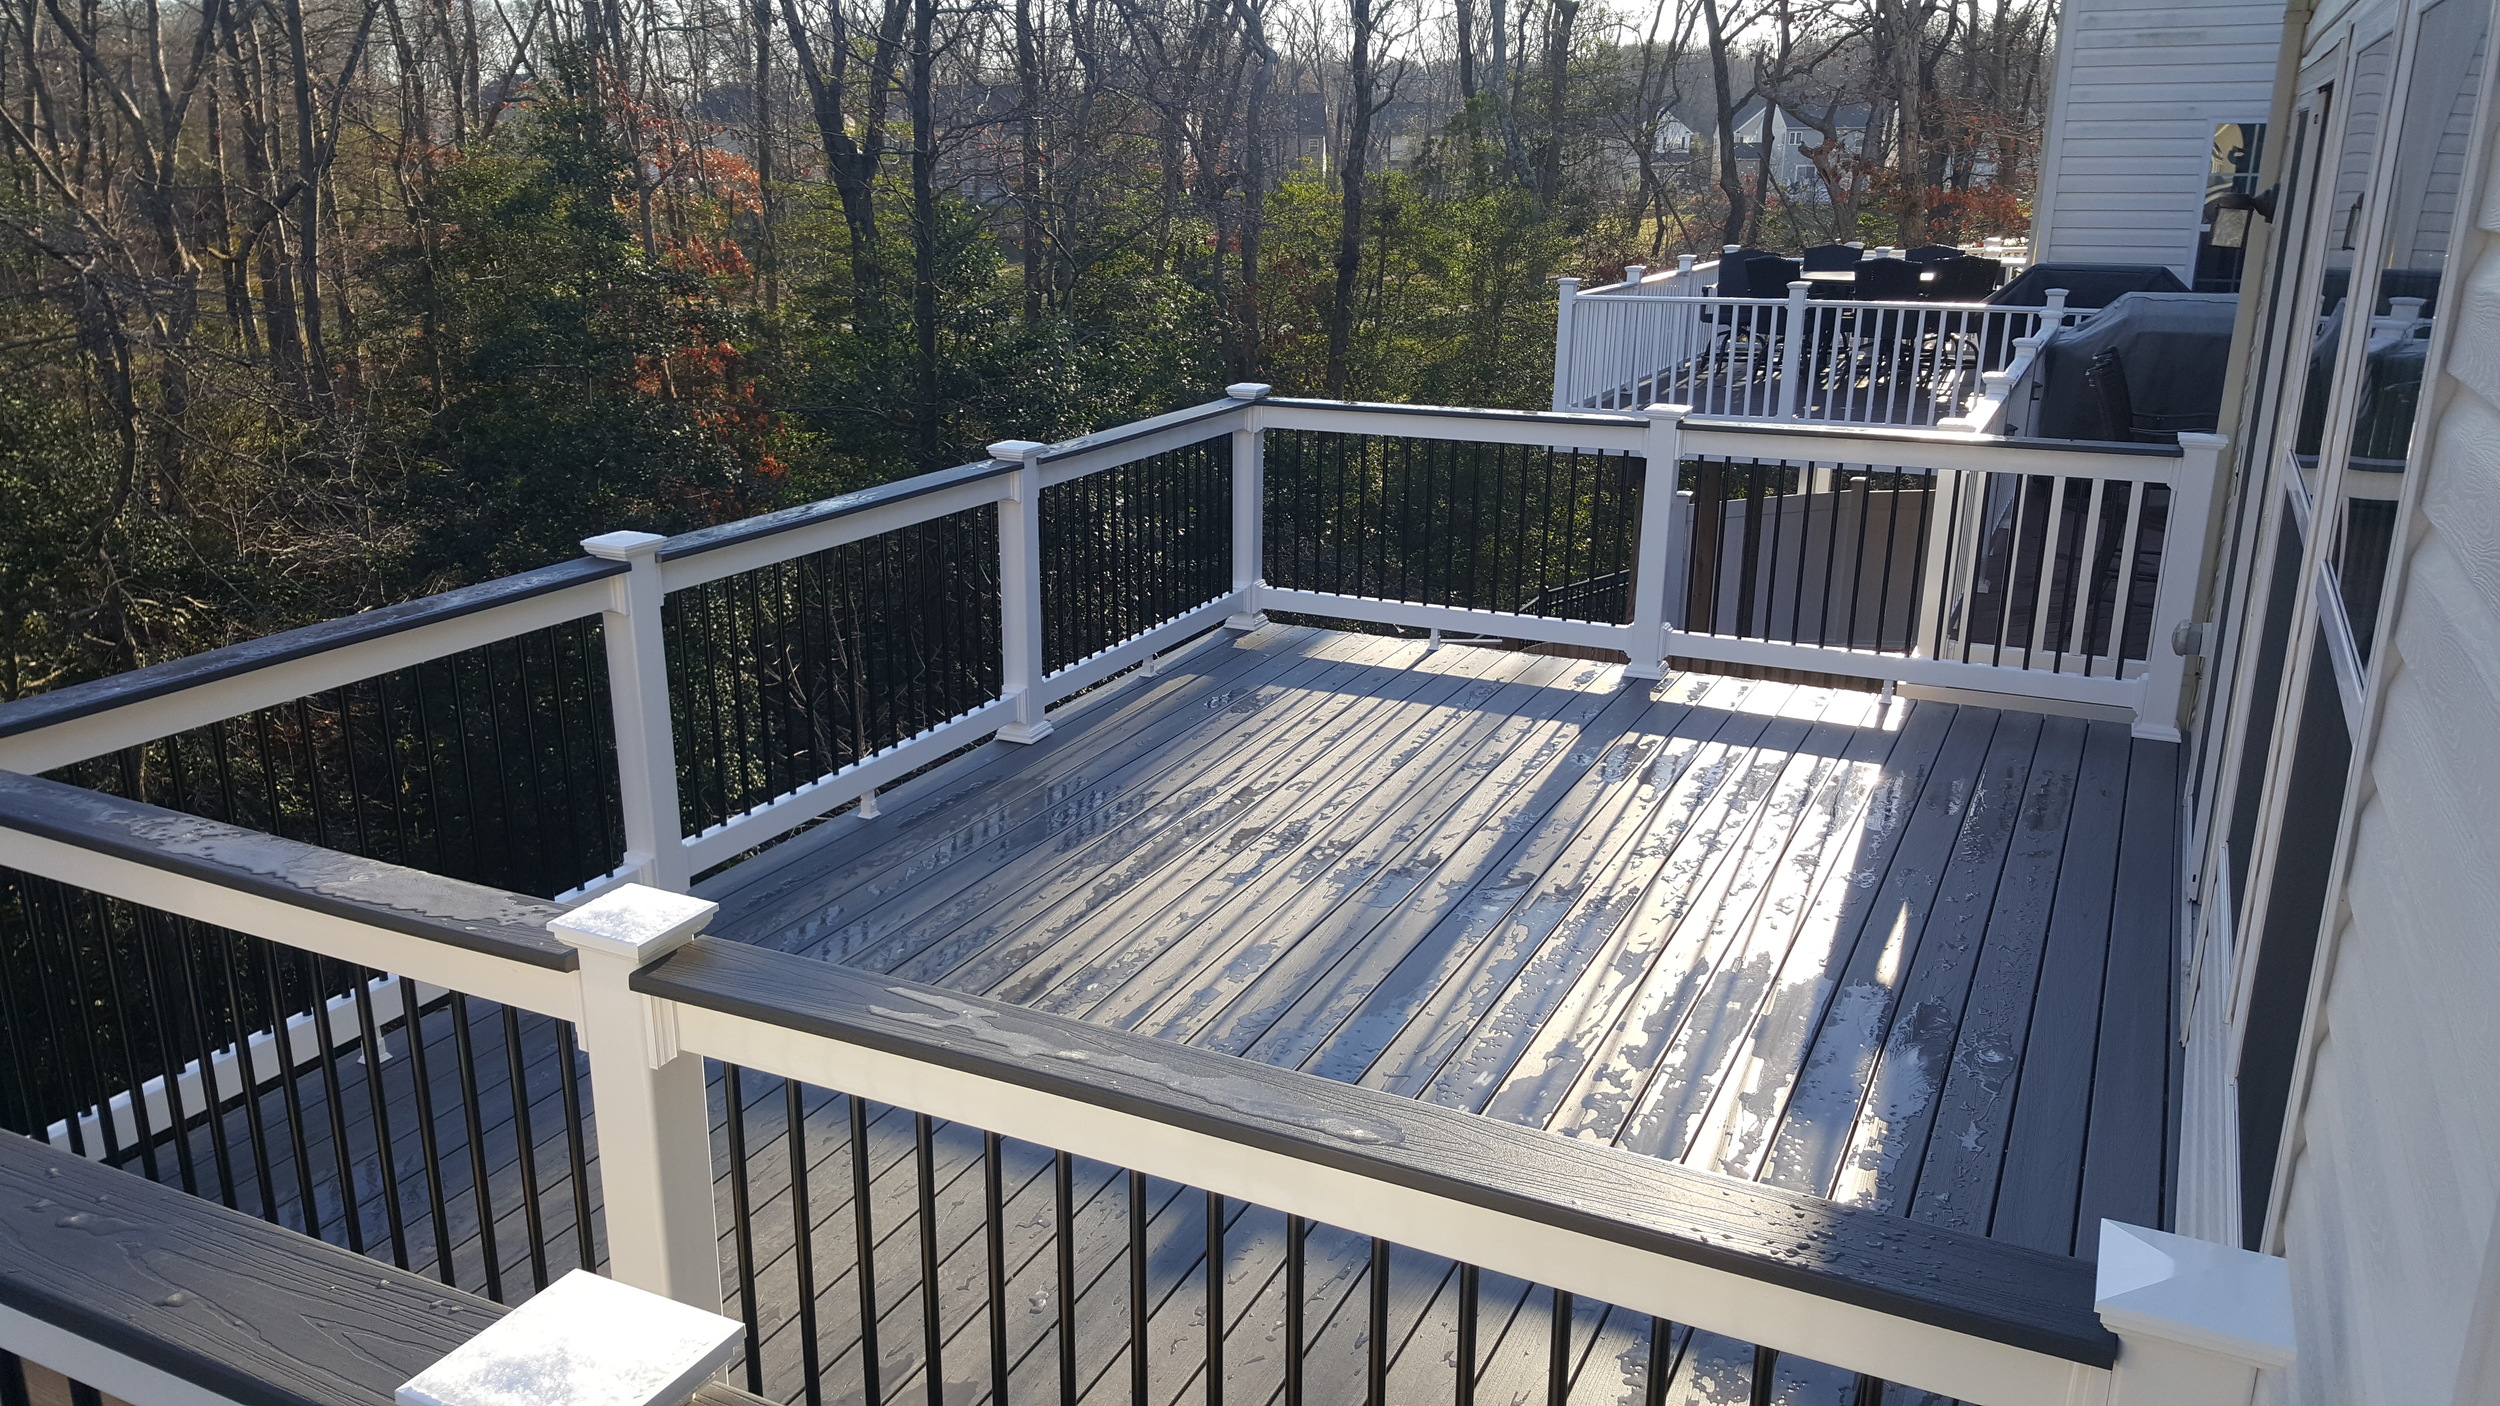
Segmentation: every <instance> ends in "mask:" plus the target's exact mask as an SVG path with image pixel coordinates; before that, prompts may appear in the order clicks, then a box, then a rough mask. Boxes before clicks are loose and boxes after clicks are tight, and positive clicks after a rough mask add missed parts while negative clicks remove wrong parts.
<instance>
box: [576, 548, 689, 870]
mask: <svg viewBox="0 0 2500 1406" xmlns="http://www.w3.org/2000/svg"><path fill="white" fill-rule="evenodd" d="M666 540H668V539H667V538H664V537H662V536H660V535H659V534H658V533H656V532H611V533H608V534H606V535H605V536H601V537H592V538H588V539H586V540H584V541H583V543H582V550H583V551H586V552H588V553H590V554H591V555H592V556H594V557H598V558H600V559H601V560H603V561H621V562H624V563H625V564H626V565H627V567H628V570H627V571H626V573H625V574H624V575H622V576H618V577H615V578H613V579H612V580H611V581H610V583H609V585H610V591H609V596H608V607H607V609H606V610H604V611H602V612H601V613H600V616H599V633H600V639H601V643H602V645H603V646H604V648H605V650H606V653H607V658H608V707H609V709H610V711H611V712H612V713H613V714H614V725H615V729H616V782H617V799H618V802H619V804H620V805H621V806H622V808H623V810H624V812H625V864H624V872H625V873H626V875H627V876H628V877H630V878H633V879H635V880H637V881H639V882H642V883H646V884H650V885H652V886H653V887H655V888H664V889H667V890H669V891H671V892H674V893H682V892H684V891H685V890H686V889H687V888H688V887H689V886H690V885H692V884H693V882H694V873H693V870H692V869H691V867H690V866H689V865H688V864H687V861H686V845H685V838H684V833H683V831H682V830H681V829H680V828H679V827H680V825H681V824H682V823H683V822H682V821H681V820H680V819H679V816H678V811H677V741H676V736H675V730H674V726H673V724H672V723H671V720H670V718H669V703H668V647H667V643H666V637H665V636H664V635H662V633H661V631H660V607H661V603H662V601H663V600H664V599H665V598H666V592H664V591H663V590H662V589H661V587H660V544H661V543H662V542H664V541H666Z"/></svg>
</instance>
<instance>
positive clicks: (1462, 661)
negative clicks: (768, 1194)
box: [704, 626, 2178, 1254]
mask: <svg viewBox="0 0 2500 1406" xmlns="http://www.w3.org/2000/svg"><path fill="white" fill-rule="evenodd" d="M1618 672H1619V671H1618V670H1617V669H1614V668H1610V667H1608V666H1604V665H1599V664H1592V663H1588V662H1586V661H1580V660H1569V659H1558V658H1551V657H1545V656H1538V655H1528V654H1517V653H1509V652H1504V651H1498V650H1489V649H1475V648H1467V647H1460V646H1445V647H1443V648H1441V649H1438V650H1429V651H1428V650H1427V649H1426V648H1425V647H1424V646H1423V645H1422V644H1421V643H1420V642H1414V641H1396V640H1389V639H1383V638H1379V637H1373V636H1361V635H1348V634H1333V633H1328V632H1320V631H1310V630H1304V629H1297V628H1291V627H1284V626H1271V627H1269V628H1268V629H1266V630H1263V631H1260V632H1259V633H1257V634H1255V635H1252V636H1248V637H1245V638H1242V639H1239V640H1237V641H1228V642H1219V643H1216V644H1213V645H1211V646H1208V647H1205V648H1202V649H1200V650H1199V651H1198V652H1197V653H1195V654H1194V655H1192V656H1190V657H1189V658H1187V659H1186V660H1185V661H1183V662H1180V663H1176V664H1174V665H1172V666H1169V667H1168V668H1167V669H1166V671H1165V672H1164V674H1163V675H1162V676H1161V677H1159V678H1156V679H1152V680H1145V681H1140V682H1138V683H1135V684H1132V685H1130V686H1129V687H1127V688H1125V689H1122V690H1119V691H1117V692H1114V693H1112V694H1110V695H1109V696H1107V697H1105V698H1103V699H1101V700H1099V701H1097V702H1095V703H1093V704H1092V705H1090V706H1088V707H1085V708H1083V709H1080V710H1077V711H1076V712H1075V713H1074V715H1073V716H1072V717H1070V718H1068V719H1066V720H1064V721H1062V723H1061V725H1060V727H1059V730H1058V732H1057V733H1056V735H1054V736H1053V737H1051V738H1050V739H1048V740H1047V741H1045V742H1043V743H1041V744H1039V745H1037V746H1034V747H1031V748H1026V749H1019V750H1018V751H1017V752H1015V753H1014V754H1013V755H1012V756H1009V757H1006V758H1003V759H1000V760H997V761H994V762H991V763H990V764H988V765H986V766H985V767H983V768H981V769H980V770H978V771H976V772H973V773H972V774H970V775H967V776H963V777H959V778H955V779H953V781H952V783H951V784H949V785H947V786H945V787H943V788H941V789H939V790H937V791H935V792H934V793H932V794H930V795H927V796H925V797H922V798H918V799H916V800H914V801H912V802H911V803H908V804H903V805H896V806H892V807H890V808H889V809H888V810H887V811H886V813H885V814H884V815H883V816H881V817H879V818H877V819H874V820H870V821H865V822H862V821H856V820H852V819H849V818H844V819H841V820H838V821H836V822H834V823H832V824H829V825H827V826H825V827H823V828H821V829H820V830H818V831H816V832H813V833H811V834H809V835H807V836H803V837H801V838H800V839H798V840H796V841H794V842H792V843H789V844H785V845H783V846H781V847H780V848H779V849H776V850H774V851H771V852H769V853H768V854H767V855H766V856H765V857H763V858H762V859H759V860H757V861H753V862H750V863H748V864H746V865H743V866H740V867H739V868H737V869H734V870H732V871H730V872H728V873H727V874H725V875H723V876H721V877H720V878H718V879H716V880H714V881H713V882H712V883H711V884H710V885H708V886H707V887H706V889H705V890H704V891H705V893H706V895H707V896H710V897H714V898H717V899H719V900H720V901H721V902H722V904H723V914H722V918H721V919H720V921H719V922H718V923H717V924H716V926H715V929H714V930H715V931H716V932H718V933H721V934H723V935H726V936H730V937H734V938H737V939H740V940H744V941H749V942H756V943H762V944H767V945H771V946H775V947H779V948H782V949H785V950H789V951H793V952H800V953H805V954H807V955H810V956H814V957H818V958H821V959H823V960H826V961H835V962H842V963H846V964H849V965H852V966H856V967H861V968H865V969H869V970H874V971H878V972H884V973H890V974H893V975H897V976H902V977H907V978H911V979H913V980H918V981H925V982H932V983H935V984H938V985H941V986H946V987H950V988H953V989H957V990H961V991H967V992H976V993H980V994H984V995H988V996H992V997H997V998H1000V999H1005V1000H1009V1001H1015V1002H1018V1003H1021V1004H1025V1005H1030V1006H1034V1007H1037V1008H1041V1009H1046V1010H1050V1011H1054V1012H1058V1013H1060V1014H1064V1015H1068V1016H1073V1017H1077V1018H1081V1019H1085V1020H1091V1021H1099V1022H1103V1023H1106V1024H1111V1025H1117V1026H1120V1027H1123V1028H1126V1029H1131V1030H1136V1031H1140V1032H1143V1033H1146V1034H1151V1035H1155V1036H1159V1037H1162V1038H1167V1039H1173V1040H1182V1041H1188V1042H1190V1043H1193V1044H1197V1045H1200V1046H1203V1047H1206V1048H1211V1049H1218V1050H1223V1051H1227V1052H1230V1053H1234V1054H1239V1055H1241V1056H1244V1057H1246V1058H1249V1059H1254V1060H1260V1061H1264V1062H1267V1063H1271V1064H1276V1065H1282V1066H1292V1067H1298V1068H1302V1069H1306V1070H1310V1071H1312V1072H1315V1073H1319V1074H1323V1075H1326V1076H1329V1077H1332V1078H1336V1079H1341V1080H1346V1081H1349V1082H1356V1083H1362V1084H1366V1085H1370V1086H1373V1087H1378V1088H1383V1089H1388V1090H1393V1091H1395V1092H1398V1093H1401V1094H1406V1095H1409V1096H1412V1097H1416V1098H1423V1099H1430V1100H1432V1101H1434V1102H1437V1103H1442V1104H1446V1105H1450V1106H1454V1107H1461V1108H1467V1109H1472V1110H1475V1111H1478V1112H1481V1113H1484V1114H1486V1115H1487V1116H1490V1117H1495V1118H1502V1119H1507V1120H1510V1121H1514V1122H1520V1123H1527V1124H1532V1125H1536V1126H1542V1127H1546V1128H1550V1129H1552V1130H1554V1131H1556V1132H1559V1133H1563V1134H1567V1135H1570V1136H1574V1137H1583V1138H1595V1139H1601V1140H1605V1141H1609V1142H1613V1143H1616V1144H1618V1145H1621V1146H1624V1147H1628V1148H1634V1149H1637V1150H1640V1151H1643V1152H1647V1153H1650V1154H1653V1155H1656V1156H1660V1157H1666V1158H1672V1159H1676V1160H1679V1161H1682V1162H1685V1163H1687V1164H1689V1165H1692V1166H1696V1167H1701V1168H1706V1169H1709V1170H1712V1171H1717V1172H1721V1173H1725V1174H1728V1175H1734V1176H1741V1177H1748V1178H1753V1179H1758V1180H1761V1181H1765V1182H1770V1183H1773V1184H1776V1185H1779V1186H1782V1187H1787V1188H1790V1189H1794V1190H1800V1191H1806V1192H1811V1193H1814V1194H1818V1195H1825V1196H1831V1197H1835V1198H1837V1199H1840V1200H1843V1201H1849V1202H1855V1203H1860V1204H1868V1205H1874V1206H1878V1207H1883V1208H1887V1209H1890V1210H1894V1211H1897V1212H1898V1213H1900V1214H1903V1215H1907V1216H1913V1217H1916V1218H1919V1219H1922V1220H1927V1221H1932V1222H1936V1223H1940V1224H1947V1225H1952V1226H1956V1227H1960V1228H1963V1229H1967V1230H1971V1231H1974V1232H1978V1233H1982V1234H1988V1235H1994V1236H1999V1237H2002V1238H2005V1239H2008V1240H2013V1241H2017V1242H2020V1243H2022V1244H2026V1245H2031V1246H2035V1247H2038V1248H2042V1249H2048V1250H2054V1251H2059V1252H2065V1253H2086V1254H2088V1253H2090V1249H2091V1245H2092V1240H2093V1235H2092V1232H2091V1229H2090V1228H2091V1227H2093V1226H2094V1225H2095V1224H2096V1223H2097V1221H2098V1220H2099V1218H2101V1217H2102V1216H2113V1217H2117V1218H2119V1219H2123V1220H2128V1221H2132V1222H2136V1223H2139V1224H2149V1225H2159V1224H2162V1223H2163V1217H2164V1214H2165V1210H2166V1203H2165V1188H2164V1185H2163V1182H2164V1174H2163V1168H2164V1166H2165V1164H2166V1162H2167V1157H2166V1142H2167V1139H2168V1138H2169V1137H2170V1130H2169V1123H2170V1117H2169V1110H2170V1108H2171V1105H2172V1103H2173V1100H2172V1099H2171V1097H2170V1093H2169V1090H2170V1086H2171V1080H2172V1076H2173V1072H2174V1071H2173V1068H2172V1066H2173V1063H2174V1061H2173V1059H2172V1057H2171V1055H2172V1042H2171V1041H2170V1039H2169V1038H2168V1035H2167V1033H2166V1032H2167V1031H2168V1030H2169V1029H2170V1028H2171V1026H2172V1025H2173V1023H2174V1021H2173V1019H2172V1015H2171V1005H2170V1003H2171V999H2172V998H2171V992H2170V983H2169V980H2168V973H2169V971H2170V970H2171V963H2172V960H2173V958H2172V953H2171V927H2170V922H2169V911H2168V905H2167V900H2166V897H2165V895H2167V894H2169V893H2172V892H2175V891H2176V889H2175V877H2176V876H2175V873H2174V866H2175V859H2174V852H2175V848H2176V846H2175V843H2174V835H2173V829H2172V825H2173V821H2172V810H2173V801H2172V795H2173V787H2174V771H2175V766H2176V759H2177V754H2178V749H2177V748H2176V746H2174V745H2171V744H2166V743H2156V742H2142V741H2136V740H2133V739H2131V738H2130V737H2129V736H2128V734H2127V732H2126V729H2125V728H2123V727H2121V726H2118V725H2115V724H2108V723H2098V722H2084V721H2081V720H2077V719H2070V718H2052V717H2043V716H2040V715H2036V714H2029V713H2020V712H2000V711H1997V710H1993V709H1984V708H1974V707H1966V706H1954V705H1950V704H1943V703H1935V702H1910V701H1906V700H1897V699H1896V700H1894V701H1892V702H1891V703H1890V705H1889V706H1886V705H1885V704H1884V703H1883V701H1882V700H1881V699H1879V698H1878V697H1877V696H1876V695H1873V694H1865V693H1855V692H1845V691H1838V690H1832V689H1826V688H1817V687H1809V686H1800V685H1792V684H1785V683H1775V682H1766V681H1751V680H1741V679H1730V678H1723V677H1717V676H1702V675H1687V676H1683V677H1678V678H1671V679H1669V680H1667V681H1665V682H1664V683H1662V684H1659V685H1656V686H1654V687H1651V688H1648V689H1640V688H1634V689H1632V690H1625V689H1623V688H1621V687H1619V685H1618V679H1617V674H1618Z"/></svg>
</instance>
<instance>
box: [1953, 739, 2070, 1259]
mask: <svg viewBox="0 0 2500 1406" xmlns="http://www.w3.org/2000/svg"><path fill="white" fill-rule="evenodd" d="M2088 732H2089V728H2088V727H2087V725H2086V724H2085V723H2083V722H2081V721H2080V720H2077V719H2072V718H2051V719H2049V720H2048V721H2047V722H2046V723H2044V724H2043V725H2042V727H2041V738H2040V755H2039V759H2038V760H2037V761H2035V763H2034V765H2033V769H2032V779H2031V786H2030V793H2029V796H2028V798H2027V799H2026V800H2025V802H2024V804H2023V812H2022V818H2021V820H2020V822H2019V824H2018V828H2017V831H2016V835H2015V841H2014V847H2013V851H2012V852H2011V853H2010V854H2009V855H2007V857H2006V863H2005V870H2004V873H2003V874H2002V875H2001V876H2000V877H1999V879H1998V881H1997V893H1996V899H1995V902H1994V903H1993V905H1992V906H1991V907H1990V910H1989V913H1988V932H1987V935H1986V936H1985V938H1983V939H1982V945H1981V948H1980V952H1979V960H1978V966H1977V968H1976V969H1975V970H1974V971H1973V973H1972V976H1971V990H1970V995H1969V997H1968V1000H1967V1003H1966V1004H1965V1006H1964V1008H1963V1011H1962V1015H1961V1019H1960V1021H1959V1022H1958V1027H1957V1029H1956V1032H1955V1036H1954V1048H1953V1058H1952V1068H1951V1071H1950V1072H1949V1073H1948V1074H1947V1075H1946V1076H1945V1079H1944V1086H1943V1088H1942V1089H1941V1090H1940V1091H1939V1092H1938V1093H1937V1095H1936V1100H1935V1108H1934V1111H1933V1114H1932V1115H1931V1118H1930V1127H1931V1131H1930V1133H1929V1135H1928V1137H1927V1146H1926V1153H1925V1156H1924V1158H1923V1161H1922V1164H1921V1165H1920V1166H1919V1167H1918V1168H1917V1170H1916V1177H1915V1182H1914V1184H1915V1186H1916V1188H1917V1190H1916V1191H1915V1193H1914V1194H1913V1195H1912V1198H1911V1201H1910V1214H1911V1215H1912V1216H1913V1217H1915V1218H1917V1219H1919V1220H1924V1221H1927V1222H1928V1223H1930V1224H1934V1225H1948V1226H1952V1227H1953V1228H1955V1229H1957V1230H1968V1231H1972V1232H1974V1233H1980V1234H1984V1233H1986V1231H1987V1228H1988V1221H1989V1213H1990V1212H1991V1211H1992V1210H1993V1209H1994V1207H1995V1203H1996V1194H1997V1172H1998V1169H1999V1167H2000V1165H2001V1164H2002V1161H2003V1154H2004V1149H2005V1134H2006V1124H2007V1122H2008V1121H2009V1119H2010V1117H2011V1114H2012V1112H2013V1105H2014V1097H2013V1095H2014V1077H2015V1075H2016V1074H2018V1073H2019V1072H2020V1071H2021V1068H2022V1052H2023V1045H2024V1041H2025V1039H2026V1037H2027V1036H2028V1035H2029V1033H2030V1027H2031V1011H2032V1005H2033V1002H2034V1000H2035V998H2036V996H2037V994H2038V991H2039V986H2040V963H2041V959H2042V957H2043V955H2044V954H2045V951H2046V938H2047V935H2048V927H2049V921H2050V919H2051V916H2052V913H2053V903H2054V900H2055V898H2056V894H2057V878H2058V873H2059V871H2060V869H2061V868H2062V867H2063V864H2064V861H2065V851H2066V839H2067V835H2068V827H2069V826H2070V824H2071V823H2072V822H2073V821H2074V819H2075V811H2074V804H2073V803H2074V796H2075V790H2076V786H2077V783H2078V780H2079V773H2080V771H2081V768H2082V765H2083V749H2084V741H2085V738H2086V735H2087V733H2088Z"/></svg>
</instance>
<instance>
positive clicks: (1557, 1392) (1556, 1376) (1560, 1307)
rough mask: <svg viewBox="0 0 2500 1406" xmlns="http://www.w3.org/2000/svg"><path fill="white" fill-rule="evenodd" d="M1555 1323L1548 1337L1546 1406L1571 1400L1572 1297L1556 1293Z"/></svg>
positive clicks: (1554, 1303) (1560, 1405) (1554, 1304)
mask: <svg viewBox="0 0 2500 1406" xmlns="http://www.w3.org/2000/svg"><path fill="white" fill-rule="evenodd" d="M1551 1313H1552V1315H1553V1323H1552V1326H1551V1328H1550V1329H1549V1330H1548V1332H1547V1334H1546V1344H1545V1347H1546V1353H1545V1406H1564V1403H1566V1402H1568V1401H1569V1400H1570V1399H1571V1295H1570V1294H1568V1293H1566V1292H1564V1291H1563V1290H1561V1289H1556V1290H1554V1299H1553V1308H1552V1309H1551Z"/></svg>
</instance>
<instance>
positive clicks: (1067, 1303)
mask: <svg viewBox="0 0 2500 1406" xmlns="http://www.w3.org/2000/svg"><path fill="white" fill-rule="evenodd" d="M1075 1183H1076V1159H1075V1158H1074V1157H1071V1156H1069V1155H1068V1154H1067V1153H1065V1152H1054V1153H1052V1154H1051V1188H1050V1189H1051V1206H1052V1213H1053V1215H1054V1217H1055V1224H1054V1225H1053V1226H1052V1233H1051V1250H1052V1253H1053V1258H1054V1259H1056V1260H1057V1262H1058V1263H1057V1265H1056V1266H1055V1267H1056V1268H1057V1270H1058V1281H1059V1282H1058V1289H1059V1322H1058V1339H1059V1403H1060V1406H1076V1185H1075Z"/></svg>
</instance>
